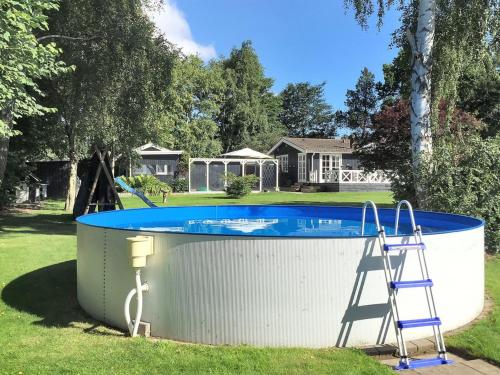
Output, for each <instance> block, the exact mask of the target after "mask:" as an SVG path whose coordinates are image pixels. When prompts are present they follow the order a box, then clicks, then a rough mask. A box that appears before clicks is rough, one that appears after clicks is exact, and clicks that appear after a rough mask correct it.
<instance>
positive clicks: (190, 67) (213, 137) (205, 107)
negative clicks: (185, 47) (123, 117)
mask: <svg viewBox="0 0 500 375" xmlns="http://www.w3.org/2000/svg"><path fill="white" fill-rule="evenodd" d="M166 90H167V103H168V105H167V108H166V111H165V113H164V116H163V118H162V126H163V127H164V131H163V132H162V134H161V135H160V138H159V139H160V142H159V144H163V145H165V146H169V147H174V148H175V149H179V150H183V151H184V153H185V154H186V155H187V156H190V157H214V156H217V155H220V154H221V151H222V147H221V143H220V140H219V139H218V137H217V136H218V131H219V128H218V126H217V122H216V119H217V116H218V115H219V114H220V107H221V105H222V100H223V95H224V90H225V82H224V79H223V72H222V69H221V65H220V64H216V63H210V64H208V65H207V66H205V65H204V64H203V61H202V60H201V59H200V58H198V57H195V56H188V57H183V56H179V57H178V58H176V59H175V60H174V64H173V69H172V80H171V83H170V85H169V86H168V87H166Z"/></svg>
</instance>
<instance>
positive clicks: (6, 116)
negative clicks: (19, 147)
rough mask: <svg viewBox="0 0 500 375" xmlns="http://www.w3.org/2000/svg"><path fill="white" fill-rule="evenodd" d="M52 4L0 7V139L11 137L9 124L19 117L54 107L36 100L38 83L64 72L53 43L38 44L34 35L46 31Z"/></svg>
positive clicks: (36, 0)
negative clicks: (0, 137)
mask: <svg viewBox="0 0 500 375" xmlns="http://www.w3.org/2000/svg"><path fill="white" fill-rule="evenodd" d="M57 7H58V5H57V2H56V1H52V0H32V1H29V2H26V1H14V0H4V1H2V2H1V4H0V110H1V112H2V116H0V136H7V137H8V136H11V135H12V134H14V129H13V128H12V124H13V122H14V121H15V120H16V119H18V118H20V117H23V116H33V115H41V114H44V113H47V112H49V111H54V108H50V107H46V106H43V105H41V104H40V103H39V101H38V100H37V97H39V96H40V95H41V94H42V91H41V90H40V87H39V84H38V80H39V79H41V78H46V77H54V76H56V75H58V74H60V73H64V72H67V71H68V69H69V68H68V67H67V66H66V65H65V64H64V63H63V62H62V61H60V60H58V57H59V55H60V53H61V50H60V49H59V48H58V47H57V46H56V44H55V43H54V42H49V43H47V41H40V40H39V39H37V36H36V33H37V32H39V31H41V30H47V29H48V24H47V13H48V12H49V11H50V10H55V9H57Z"/></svg>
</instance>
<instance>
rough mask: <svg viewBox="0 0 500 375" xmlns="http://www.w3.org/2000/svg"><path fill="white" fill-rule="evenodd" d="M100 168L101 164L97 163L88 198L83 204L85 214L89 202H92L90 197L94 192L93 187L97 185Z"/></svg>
mask: <svg viewBox="0 0 500 375" xmlns="http://www.w3.org/2000/svg"><path fill="white" fill-rule="evenodd" d="M101 169H102V165H101V164H100V163H99V165H98V166H97V172H96V173H95V176H94V181H93V182H92V186H91V188H90V194H89V199H87V204H86V205H85V210H84V211H83V214H84V215H87V214H88V213H89V207H90V204H91V203H92V198H93V197H94V192H95V188H96V186H97V181H99V176H100V175H101Z"/></svg>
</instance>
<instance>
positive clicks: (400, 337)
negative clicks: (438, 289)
mask: <svg viewBox="0 0 500 375" xmlns="http://www.w3.org/2000/svg"><path fill="white" fill-rule="evenodd" d="M369 206H370V207H371V208H372V209H373V213H374V221H375V225H376V228H377V239H378V243H379V246H380V251H381V253H382V258H383V264H384V275H385V279H386V285H387V291H388V293H389V301H390V305H391V312H392V317H393V322H394V328H395V331H396V340H397V344H398V348H399V357H400V363H403V364H404V365H406V366H410V362H411V360H410V359H409V358H408V349H407V347H406V342H405V340H404V334H403V328H400V327H399V326H398V321H399V320H400V317H399V309H398V300H397V294H398V289H396V288H392V287H391V285H392V282H394V281H395V280H394V279H393V276H392V272H391V270H392V265H391V259H390V255H389V251H385V250H384V245H385V244H386V243H387V237H386V232H385V228H384V227H383V226H381V225H380V221H379V217H378V210H377V206H376V204H375V203H374V202H373V201H366V202H365V203H364V204H363V210H362V219H361V235H362V236H363V235H364V232H365V222H366V209H367V208H368V207H369ZM402 206H406V207H407V208H408V214H409V215H410V222H411V226H412V232H413V238H414V240H415V243H416V244H419V243H424V242H423V235H422V228H421V226H420V225H416V223H415V216H414V214H413V208H412V206H411V203H410V202H408V201H407V200H402V201H400V202H399V203H398V205H397V207H396V217H395V223H394V235H395V236H397V235H398V229H399V217H400V213H401V207H402ZM416 251H417V255H418V260H419V265H420V271H421V274H422V279H423V280H426V279H430V277H429V269H428V266H427V260H426V257H425V250H423V249H420V248H419V249H417V250H416ZM400 253H401V250H400ZM423 288H424V289H425V293H426V300H427V306H428V307H429V314H430V316H431V317H437V316H438V315H437V309H436V304H435V300H434V294H433V292H432V285H430V286H424V287H423ZM432 328H433V332H434V338H435V340H436V347H437V351H438V358H440V359H442V360H444V361H448V356H447V353H446V347H445V344H444V338H443V333H442V330H441V326H440V325H433V326H432Z"/></svg>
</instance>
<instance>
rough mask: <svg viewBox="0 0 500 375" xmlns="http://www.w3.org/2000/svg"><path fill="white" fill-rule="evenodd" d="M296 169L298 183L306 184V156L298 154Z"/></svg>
mask: <svg viewBox="0 0 500 375" xmlns="http://www.w3.org/2000/svg"><path fill="white" fill-rule="evenodd" d="M297 169H298V179H299V182H306V154H299V160H298V168H297Z"/></svg>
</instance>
